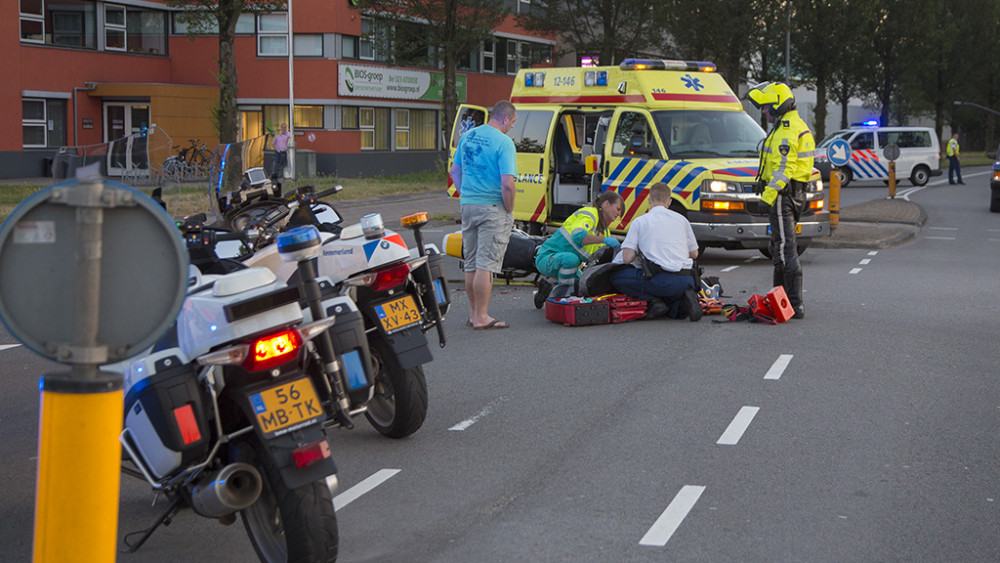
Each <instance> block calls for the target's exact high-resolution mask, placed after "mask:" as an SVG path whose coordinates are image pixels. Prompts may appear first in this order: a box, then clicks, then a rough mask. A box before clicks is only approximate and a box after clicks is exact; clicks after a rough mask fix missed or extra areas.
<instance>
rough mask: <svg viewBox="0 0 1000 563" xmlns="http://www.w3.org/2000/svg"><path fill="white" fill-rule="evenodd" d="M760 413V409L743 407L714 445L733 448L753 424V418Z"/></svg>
mask: <svg viewBox="0 0 1000 563" xmlns="http://www.w3.org/2000/svg"><path fill="white" fill-rule="evenodd" d="M758 411H760V407H743V408H741V409H740V412H738V413H736V416H735V417H733V421H732V422H730V423H729V426H728V427H727V428H726V431H725V432H723V433H722V436H720V437H719V441H718V442H716V444H719V445H720V446H735V445H736V444H739V443H740V438H742V437H743V434H744V433H745V432H746V431H747V428H749V427H750V423H751V422H753V417H755V416H757V412H758Z"/></svg>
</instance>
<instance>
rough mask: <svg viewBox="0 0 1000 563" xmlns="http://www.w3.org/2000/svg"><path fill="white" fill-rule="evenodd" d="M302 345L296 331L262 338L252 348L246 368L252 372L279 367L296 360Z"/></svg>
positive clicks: (287, 331)
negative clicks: (293, 359)
mask: <svg viewBox="0 0 1000 563" xmlns="http://www.w3.org/2000/svg"><path fill="white" fill-rule="evenodd" d="M301 345H302V339H301V338H300V337H299V333H298V331H294V330H286V331H284V332H279V333H278V334H272V335H271V336H266V337H264V338H260V339H258V340H257V341H256V342H254V343H253V344H252V345H251V346H250V348H251V353H250V357H248V358H247V361H246V366H245V367H246V368H247V369H248V370H250V371H259V370H262V369H268V368H272V367H275V366H279V365H281V364H283V363H285V362H287V361H289V360H291V359H292V358H294V357H295V356H296V352H297V351H298V349H299V346H301Z"/></svg>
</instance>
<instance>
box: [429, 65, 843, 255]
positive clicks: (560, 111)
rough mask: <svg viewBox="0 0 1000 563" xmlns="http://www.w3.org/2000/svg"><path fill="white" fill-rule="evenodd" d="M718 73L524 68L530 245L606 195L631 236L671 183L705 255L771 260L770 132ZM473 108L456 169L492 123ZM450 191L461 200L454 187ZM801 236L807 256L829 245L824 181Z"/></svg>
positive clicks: (525, 222)
mask: <svg viewBox="0 0 1000 563" xmlns="http://www.w3.org/2000/svg"><path fill="white" fill-rule="evenodd" d="M715 70H716V67H715V65H714V64H712V63H706V62H694V61H663V60H640V59H628V60H625V61H624V62H622V63H621V65H619V66H605V67H574V68H545V69H524V70H521V71H519V72H518V74H517V77H516V78H515V82H514V86H513V89H512V91H511V95H510V101H511V102H512V103H513V104H514V106H515V107H516V108H517V121H516V123H515V124H514V127H513V129H511V131H510V132H509V133H508V135H509V136H510V137H511V138H512V139H513V140H514V145H515V147H516V148H517V171H518V173H517V177H516V182H515V186H516V191H517V195H516V198H515V204H514V220H515V221H516V222H518V225H519V226H520V227H522V228H523V229H524V230H526V231H528V232H529V233H531V234H543V233H544V232H546V227H557V226H558V225H560V224H562V221H563V220H565V219H566V218H567V217H568V216H569V215H570V214H571V213H573V211H575V210H576V209H578V208H580V207H581V206H583V205H586V204H587V203H588V202H591V201H593V200H594V199H595V198H596V197H597V196H598V195H599V194H600V193H602V192H604V191H607V190H615V191H617V192H618V193H619V194H621V196H622V198H623V199H624V200H625V213H624V216H623V217H622V218H621V219H619V220H617V221H615V223H613V224H612V225H611V228H612V231H613V232H615V233H616V234H619V235H620V234H624V233H625V231H626V230H627V229H628V226H629V224H630V223H631V222H632V219H634V218H635V217H638V216H640V215H642V214H643V213H645V212H646V210H647V209H649V201H648V199H649V187H650V186H652V185H653V184H655V183H657V182H664V183H666V184H667V185H668V186H670V188H671V190H672V192H673V203H671V206H670V209H672V210H674V211H677V212H678V213H681V214H682V215H684V216H686V217H687V219H688V221H690V223H691V226H692V228H693V229H694V233H695V236H696V237H697V238H698V243H699V246H700V247H701V249H704V248H705V247H721V248H727V249H743V248H758V249H761V251H762V252H763V253H765V254H767V246H768V240H769V238H770V233H769V231H770V226H769V223H768V215H767V214H768V208H767V206H766V205H763V204H762V203H761V201H760V197H759V196H758V195H756V194H754V193H753V189H754V182H755V178H756V176H757V167H758V162H759V149H760V145H761V141H762V140H763V139H764V136H765V133H764V131H763V130H762V129H761V127H760V125H758V124H757V122H756V121H754V119H753V118H751V117H750V116H749V115H747V114H746V113H745V112H744V111H743V106H742V105H741V104H740V101H739V98H738V97H737V96H736V94H735V93H733V91H732V90H731V89H730V88H729V86H728V85H727V84H726V82H725V80H723V78H722V77H721V76H720V75H718V74H717V73H716V72H715ZM488 119H489V115H488V109H487V108H483V107H479V106H474V105H462V106H461V107H460V108H459V111H458V114H457V116H456V119H455V124H454V127H453V129H452V135H451V150H450V157H449V163H448V164H449V168H450V167H451V160H452V159H453V158H454V154H455V150H456V148H457V146H458V141H459V138H460V137H461V135H462V134H463V133H464V132H465V131H467V130H469V129H471V128H472V127H475V126H477V125H481V124H483V123H485V122H486V121H488ZM448 184H449V185H448V191H449V194H450V195H452V196H453V197H458V194H456V193H455V188H454V186H453V185H452V182H451V178H450V177H449V179H448ZM807 201H808V203H807V209H805V211H804V212H803V213H802V215H801V218H800V222H799V223H798V225H797V226H796V231H797V232H798V233H799V239H798V244H799V251H800V253H801V251H803V250H804V249H805V248H806V246H808V244H809V241H810V239H812V238H815V237H821V236H828V235H829V233H830V218H829V212H828V211H827V208H826V203H825V200H824V191H823V183H822V180H821V179H820V175H819V172H818V171H816V170H814V171H813V177H812V180H811V181H810V182H809V187H808V192H807Z"/></svg>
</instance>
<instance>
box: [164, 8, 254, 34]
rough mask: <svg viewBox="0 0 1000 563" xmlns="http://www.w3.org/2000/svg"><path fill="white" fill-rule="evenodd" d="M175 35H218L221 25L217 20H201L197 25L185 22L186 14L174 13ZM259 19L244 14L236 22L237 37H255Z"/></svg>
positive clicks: (252, 15)
mask: <svg viewBox="0 0 1000 563" xmlns="http://www.w3.org/2000/svg"><path fill="white" fill-rule="evenodd" d="M171 15H172V17H173V23H174V35H188V34H189V33H193V34H195V35H218V34H219V23H218V22H217V21H215V19H201V20H198V22H197V24H190V23H188V22H186V21H184V18H185V14H184V12H173V13H172V14H171ZM256 20H257V17H256V16H255V15H254V14H248V13H242V14H240V17H239V18H237V20H236V35H253V34H254V33H256V32H257V27H256Z"/></svg>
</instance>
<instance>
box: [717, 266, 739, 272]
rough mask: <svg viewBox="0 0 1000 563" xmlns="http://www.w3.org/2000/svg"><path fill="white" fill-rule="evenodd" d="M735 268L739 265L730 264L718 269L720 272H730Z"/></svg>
mask: <svg viewBox="0 0 1000 563" xmlns="http://www.w3.org/2000/svg"><path fill="white" fill-rule="evenodd" d="M736 268H739V266H730V267H728V268H723V269H722V270H720V271H721V272H732V271H733V270H735V269H736Z"/></svg>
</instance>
